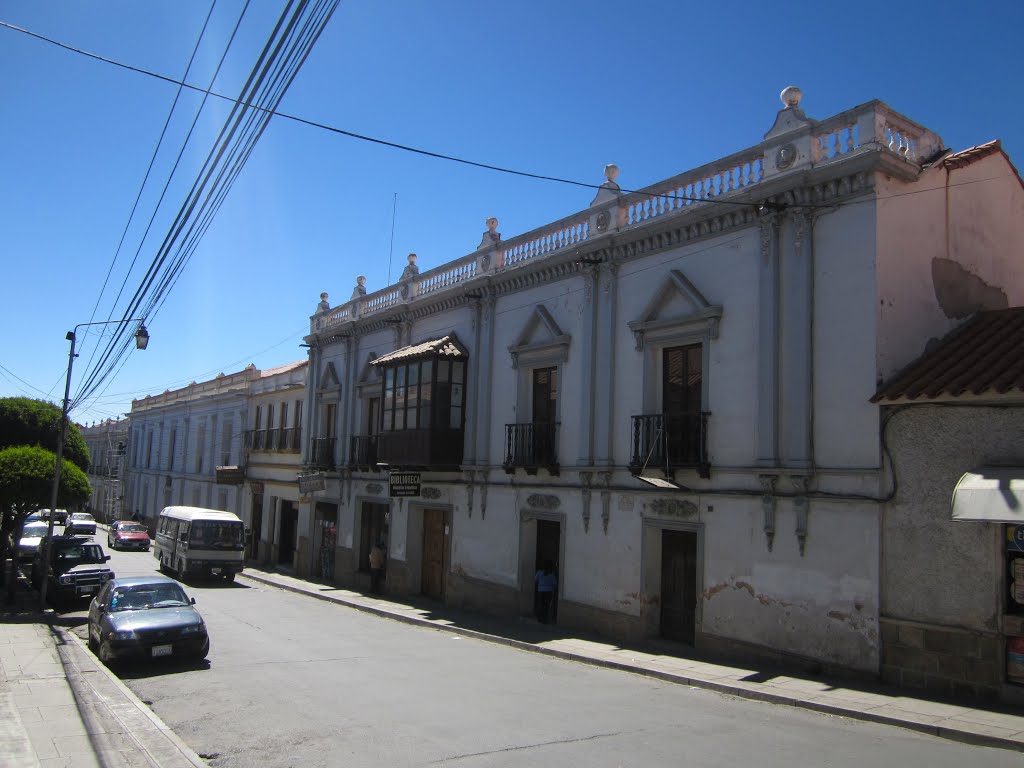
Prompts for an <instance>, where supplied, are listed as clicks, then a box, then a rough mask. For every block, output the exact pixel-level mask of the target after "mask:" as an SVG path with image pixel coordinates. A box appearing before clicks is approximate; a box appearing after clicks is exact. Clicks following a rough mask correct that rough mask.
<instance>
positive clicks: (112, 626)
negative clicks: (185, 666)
mask: <svg viewBox="0 0 1024 768" xmlns="http://www.w3.org/2000/svg"><path fill="white" fill-rule="evenodd" d="M195 602H196V601H195V598H189V596H188V595H186V594H185V590H184V589H182V587H181V585H180V584H178V582H176V581H174V580H173V579H169V578H167V577H166V576H131V577H127V578H123V579H114V580H113V581H111V582H108V583H107V584H105V585H104V587H103V589H102V590H101V591H100V593H99V594H98V595H96V597H95V598H93V601H92V603H90V605H89V647H90V648H91V649H92V650H93V652H94V653H95V654H96V655H98V656H99V657H100V659H101V660H103V661H104V662H105V663H110V662H112V661H116V660H118V659H123V658H128V657H135V658H157V657H161V656H171V657H184V658H191V659H197V660H198V659H205V658H206V655H207V654H208V653H209V652H210V636H209V635H208V634H207V631H206V623H205V622H204V621H203V617H202V616H200V615H199V611H197V610H196V609H195Z"/></svg>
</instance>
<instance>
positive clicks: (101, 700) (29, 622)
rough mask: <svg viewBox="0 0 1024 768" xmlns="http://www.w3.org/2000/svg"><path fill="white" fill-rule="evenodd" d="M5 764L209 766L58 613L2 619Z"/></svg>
mask: <svg viewBox="0 0 1024 768" xmlns="http://www.w3.org/2000/svg"><path fill="white" fill-rule="evenodd" d="M28 594H30V595H31V596H32V597H33V598H34V599H38V597H36V596H35V593H31V592H30V593H28ZM0 610H2V609H0ZM0 765H2V766H18V768H32V767H34V766H51V765H52V766H58V765H59V766H75V768H79V767H80V766H81V767H82V768H85V767H89V768H92V767H94V766H95V768H121V767H122V766H124V767H127V766H132V767H133V768H134V767H135V766H150V768H199V767H200V766H206V765H207V763H205V762H203V760H202V759H200V757H199V756H198V755H197V754H196V753H195V752H193V751H192V750H191V749H189V747H188V746H187V745H186V744H185V743H184V742H183V741H181V739H179V738H178V737H177V736H176V735H175V734H174V732H173V731H171V730H170V729H169V728H168V727H167V726H166V725H164V723H163V722H162V721H161V720H160V718H158V717H157V716H156V715H155V714H154V713H153V712H152V710H150V708H149V707H147V706H146V705H145V704H143V703H142V702H141V701H139V699H138V698H137V697H136V696H135V694H133V693H132V692H131V691H130V690H129V689H128V688H127V687H126V686H125V685H124V684H123V683H122V682H121V681H120V680H118V679H117V676H116V675H114V674H113V673H112V672H110V671H109V670H108V669H107V668H106V667H105V666H104V665H103V664H101V663H100V662H99V660H98V659H97V658H96V657H95V656H94V655H93V654H92V653H91V652H90V651H89V650H88V649H87V648H86V647H85V644H84V643H83V642H82V640H80V639H79V637H78V636H77V635H75V633H74V632H72V631H71V629H70V628H68V627H64V626H61V624H60V619H59V617H58V616H56V615H55V614H54V613H53V611H46V612H45V613H38V612H37V613H32V612H31V611H19V612H15V611H11V612H9V613H0Z"/></svg>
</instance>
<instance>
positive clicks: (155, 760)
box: [47, 621, 209, 768]
mask: <svg viewBox="0 0 1024 768" xmlns="http://www.w3.org/2000/svg"><path fill="white" fill-rule="evenodd" d="M47 623H48V624H50V627H51V631H54V628H55V625H54V624H53V623H52V622H49V621H48V622H47ZM56 629H57V631H58V632H59V633H60V636H61V637H63V638H66V639H67V640H68V641H69V642H73V643H74V644H75V646H76V647H77V649H78V651H79V652H80V653H81V654H84V655H85V657H86V658H87V659H88V660H89V662H90V663H91V666H92V667H93V669H90V670H83V669H82V666H81V665H80V664H79V663H78V662H77V661H76V660H75V659H74V658H70V657H69V656H68V655H67V653H66V652H65V651H62V650H61V649H60V648H59V647H58V653H59V655H60V659H61V663H62V664H63V665H64V668H65V672H67V671H69V668H70V669H71V670H74V671H75V672H76V673H77V675H78V679H79V680H80V681H81V683H82V684H83V685H85V686H87V687H88V688H89V690H90V692H91V694H92V696H93V699H94V700H95V701H96V702H98V703H101V704H102V706H104V707H105V708H106V710H107V711H108V712H109V713H110V715H111V716H112V717H113V718H114V719H115V720H117V722H118V723H119V724H120V725H121V726H122V727H123V728H124V735H125V736H126V737H128V738H130V739H131V740H132V741H133V742H135V744H136V745H137V746H138V748H139V751H140V752H142V753H144V754H145V755H146V757H147V758H148V760H149V762H150V763H151V764H152V765H155V766H160V765H164V764H165V763H164V762H163V761H161V759H160V758H159V757H158V756H157V755H155V754H154V750H152V749H150V747H149V746H147V744H146V743H144V742H145V741H147V739H145V738H140V735H139V733H138V732H137V731H134V730H133V729H132V728H131V727H130V726H129V725H128V724H127V723H125V721H124V720H123V719H122V717H121V716H120V715H119V714H118V713H117V711H116V710H115V709H114V708H113V707H111V706H110V701H109V700H108V698H107V697H105V696H104V695H103V694H102V693H101V692H100V691H98V690H97V689H96V686H95V685H93V683H92V681H91V680H90V679H89V675H88V674H85V673H86V672H99V673H101V674H102V675H104V677H105V678H106V680H107V681H108V682H109V683H110V684H111V685H113V686H114V687H115V688H116V689H117V690H118V692H119V693H120V694H121V695H122V696H124V698H125V700H127V701H128V702H129V703H131V704H132V706H133V707H134V708H135V710H137V711H138V712H139V713H140V714H142V716H143V717H145V718H146V719H147V720H149V721H150V722H151V723H152V724H153V727H154V728H155V729H156V731H158V732H159V733H160V734H161V735H162V736H163V737H164V738H166V739H167V740H168V741H169V742H170V743H171V744H172V745H173V746H174V748H175V749H177V750H178V752H180V753H181V756H182V757H183V758H184V759H185V760H187V761H188V762H189V763H190V764H191V765H193V766H194V767H195V768H209V763H207V762H206V761H204V760H203V759H202V758H201V757H199V755H198V754H197V753H196V752H195V751H194V750H193V749H192V748H191V747H189V746H188V745H187V744H186V743H185V742H184V741H182V740H181V738H180V737H179V736H178V734H176V733H175V732H174V731H173V730H171V728H170V727H169V726H168V725H167V724H166V723H165V722H164V721H163V720H161V719H160V717H159V716H158V715H157V714H156V712H154V711H153V710H152V709H150V708H149V707H148V706H146V705H145V704H144V703H143V702H142V700H141V699H139V697H138V696H136V695H135V693H134V692H133V691H132V690H131V688H129V687H128V686H127V685H125V684H124V683H122V682H121V679H120V678H119V677H118V676H117V675H115V674H114V673H113V672H111V671H110V670H109V669H108V668H107V666H106V665H105V664H103V663H102V662H101V661H99V659H97V658H96V657H95V656H94V655H93V653H92V651H90V650H89V649H88V647H87V646H86V644H85V641H84V640H82V638H80V637H79V636H78V635H77V634H75V633H74V632H73V631H72V630H70V629H67V628H65V627H59V626H58V627H56Z"/></svg>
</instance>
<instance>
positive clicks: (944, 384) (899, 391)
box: [871, 307, 1024, 403]
mask: <svg viewBox="0 0 1024 768" xmlns="http://www.w3.org/2000/svg"><path fill="white" fill-rule="evenodd" d="M1007 392H1016V393H1024V307H1012V308H1010V309H997V310H990V311H985V312H978V313H977V314H975V315H974V316H973V317H972V318H971V319H970V320H968V321H967V322H966V323H964V324H963V325H961V326H960V327H959V328H957V329H955V330H953V331H951V332H950V333H949V334H947V335H946V337H945V338H944V339H942V340H941V341H940V342H939V343H938V344H937V345H936V346H935V348H934V349H932V350H931V351H929V352H926V353H925V354H924V355H922V356H921V357H919V358H918V359H917V360H915V361H914V362H913V363H911V364H910V365H908V366H907V367H906V368H904V369H903V370H902V371H900V372H899V373H898V374H896V376H894V377H893V378H892V380H890V381H889V382H887V383H886V384H883V385H882V386H881V387H880V388H879V390H878V392H877V393H875V396H874V397H872V398H871V402H873V403H879V402H882V401H885V400H888V401H897V400H917V399H919V398H920V399H931V398H936V397H941V396H947V397H960V396H961V395H990V394H1000V395H1002V394H1006V393H1007Z"/></svg>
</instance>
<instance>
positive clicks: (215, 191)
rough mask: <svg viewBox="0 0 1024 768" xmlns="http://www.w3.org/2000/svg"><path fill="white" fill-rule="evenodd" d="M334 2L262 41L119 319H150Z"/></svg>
mask: <svg viewBox="0 0 1024 768" xmlns="http://www.w3.org/2000/svg"><path fill="white" fill-rule="evenodd" d="M337 5H338V0H298V2H296V0H291V2H289V3H288V6H287V7H286V8H285V10H284V11H283V13H282V15H281V17H280V18H279V19H278V22H277V24H276V26H275V28H274V31H273V32H272V34H271V36H270V37H269V38H268V40H267V42H266V44H265V45H264V47H263V50H262V51H261V53H260V56H259V58H258V60H257V62H256V64H255V65H254V66H253V69H252V70H251V72H250V74H249V77H248V79H247V80H246V83H245V85H244V86H243V87H242V90H241V92H240V94H239V97H238V98H237V99H233V100H231V102H232V109H231V112H230V114H229V115H228V117H227V119H226V120H225V122H224V124H223V126H222V128H221V130H220V132H219V135H218V137H217V139H216V141H215V142H214V145H213V146H212V148H211V149H210V152H209V154H208V155H207V159H206V161H205V162H204V164H203V166H202V168H201V169H200V172H199V174H198V175H197V178H196V180H195V182H194V183H193V185H192V189H191V191H190V192H189V194H188V195H187V196H186V199H185V201H184V202H183V203H182V204H181V206H180V208H179V210H178V213H177V214H176V216H175V217H174V221H173V223H172V224H171V227H170V229H169V230H168V232H167V234H166V236H165V237H164V239H163V242H162V243H161V245H160V247H159V249H158V251H157V253H156V255H155V256H154V258H153V261H152V263H151V264H150V266H149V268H148V269H147V271H146V274H145V276H144V277H143V279H142V282H141V284H140V285H139V287H138V289H137V290H136V291H135V294H134V296H133V297H132V298H131V300H130V301H129V304H128V307H127V308H126V310H125V314H124V318H125V319H126V320H127V318H130V317H139V316H141V317H145V318H147V320H151V318H152V317H153V316H154V315H155V314H156V312H157V311H158V310H159V307H160V306H161V305H162V302H163V300H164V299H165V298H166V296H167V294H168V292H169V291H170V289H171V288H172V287H173V285H174V283H175V282H176V280H177V277H178V276H179V275H180V273H181V271H182V270H183V269H184V267H185V265H186V264H187V262H188V260H189V258H190V257H191V254H192V253H193V251H194V250H195V248H196V247H197V246H198V243H199V241H200V240H201V239H202V236H203V234H204V233H205V232H206V230H207V228H208V227H209V226H210V224H211V223H212V221H213V217H214V216H215V215H216V212H217V210H218V209H219V208H220V205H221V204H222V203H223V201H224V199H225V198H226V196H227V194H228V192H229V190H230V188H231V185H232V184H233V183H234V181H235V179H237V177H238V175H239V174H240V173H241V170H242V167H243V166H244V165H245V162H246V160H247V159H248V157H249V155H250V154H251V152H252V150H253V148H254V147H255V145H256V143H257V141H258V140H259V138H260V136H261V135H262V134H263V132H264V130H265V129H266V125H267V123H268V122H269V120H270V118H271V116H272V115H273V112H274V109H275V108H276V106H277V105H278V104H279V103H280V101H281V99H282V98H283V97H284V94H285V93H286V92H287V89H288V87H289V86H290V85H291V83H292V82H293V80H294V79H295V77H296V75H297V74H298V71H299V69H300V68H301V66H302V64H303V63H304V62H305V60H306V58H307V57H308V55H309V53H310V51H311V50H312V47H313V45H314V44H315V43H316V41H317V39H318V38H319V36H320V34H321V33H322V32H323V29H324V28H325V27H326V24H327V22H328V21H329V20H330V18H331V15H332V14H333V12H334V10H335V9H336V7H337ZM133 330H134V329H132V328H124V329H121V331H122V332H121V333H119V334H118V336H117V337H115V338H113V339H111V341H110V342H108V344H107V345H106V348H105V350H104V352H103V354H102V356H101V358H100V361H99V363H98V364H97V365H96V366H95V367H93V368H92V369H91V370H90V372H89V373H88V375H87V377H86V379H85V381H84V383H83V384H82V387H81V389H80V392H79V394H78V395H77V396H76V398H75V400H74V404H73V406H72V407H74V405H78V404H80V403H81V402H83V401H84V400H86V399H88V398H89V397H91V396H92V395H93V394H94V393H96V392H97V391H98V389H99V387H100V386H102V384H103V382H104V381H105V380H106V379H107V378H108V377H109V376H110V375H111V374H112V373H113V372H114V371H115V370H116V369H117V368H118V367H119V365H120V364H122V363H121V361H122V360H123V359H124V358H125V356H126V355H127V354H128V352H129V351H130V349H131V344H132V338H133V337H132V332H133Z"/></svg>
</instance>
